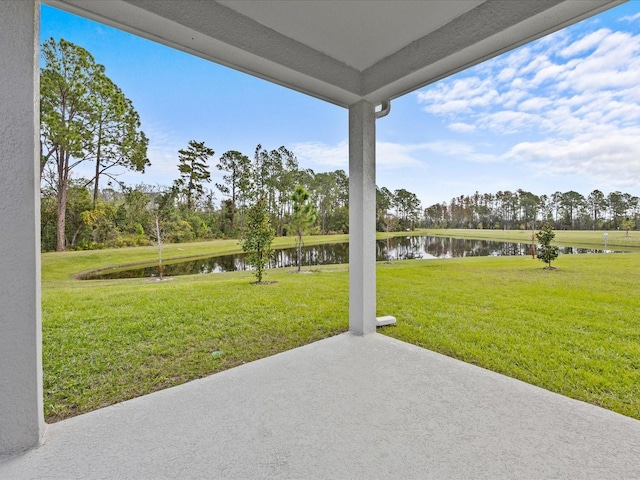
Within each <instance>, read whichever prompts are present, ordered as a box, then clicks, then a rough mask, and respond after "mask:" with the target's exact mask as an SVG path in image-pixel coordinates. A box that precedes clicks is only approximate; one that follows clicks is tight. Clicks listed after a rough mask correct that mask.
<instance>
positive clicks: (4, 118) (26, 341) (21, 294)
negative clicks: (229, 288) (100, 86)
mask: <svg viewBox="0 0 640 480" xmlns="http://www.w3.org/2000/svg"><path fill="white" fill-rule="evenodd" d="M39 13H40V10H39V4H38V2H37V0H2V1H0V45H2V48H0V112H1V115H0V456H2V455H6V454H9V453H14V452H17V451H20V450H24V449H26V448H29V447H31V446H34V445H36V444H37V443H38V442H39V440H40V437H41V434H42V431H43V428H44V420H43V413H42V367H41V363H42V362H41V316H40V253H39V251H40V227H39V223H40V215H39V208H40V206H39V188H38V184H39V168H38V166H37V162H38V149H37V147H38V143H37V141H38V138H37V137H38V131H39V127H38V122H39V120H38V119H39V116H38V109H39V107H38V94H37V93H38V91H39V86H38V70H37V68H38V62H37V46H38V40H39Z"/></svg>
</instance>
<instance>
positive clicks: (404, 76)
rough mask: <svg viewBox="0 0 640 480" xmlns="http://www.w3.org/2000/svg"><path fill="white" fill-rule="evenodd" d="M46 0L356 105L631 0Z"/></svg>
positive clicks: (410, 88) (390, 96)
mask: <svg viewBox="0 0 640 480" xmlns="http://www.w3.org/2000/svg"><path fill="white" fill-rule="evenodd" d="M45 3H48V4H51V5H53V6H55V7H59V8H62V9H65V10H67V11H70V12H73V13H77V14H79V15H82V16H85V17H88V18H91V19H94V20H97V21H100V22H102V23H105V24H107V25H111V26H114V27H116V28H120V29H122V30H124V31H128V32H130V33H134V34H136V35H140V36H142V37H145V38H147V39H150V40H153V41H157V42H159V43H161V44H165V45H168V46H172V47H175V48H177V49H179V50H182V51H185V52H188V53H191V54H194V55H197V56H199V57H202V58H205V59H207V60H211V61H213V62H215V63H219V64H222V65H226V66H228V67H231V68H234V69H236V70H240V71H242V72H245V73H248V74H251V75H254V76H257V77H259V78H263V79H265V80H268V81H271V82H274V83H277V84H280V85H283V86H285V87H288V88H291V89H293V90H297V91H300V92H303V93H306V94H309V95H312V96H314V97H317V98H321V99H323V100H326V101H328V102H331V103H334V104H337V105H340V106H343V107H348V106H350V105H353V104H355V103H356V102H358V101H360V100H362V99H365V100H367V101H369V102H372V103H374V104H380V103H382V102H383V101H385V100H389V99H393V98H397V97H399V96H401V95H404V94H405V93H408V92H411V91H413V90H415V89H417V88H420V87H423V86H425V85H428V84H430V83H433V82H435V81H437V80H440V79H442V78H445V77H447V76H449V75H451V74H453V73H456V72H459V71H461V70H464V69H466V68H469V67H471V66H473V65H475V64H477V63H480V62H482V61H484V60H487V59H489V58H491V57H494V56H496V55H498V54H500V53H503V52H506V51H508V50H511V49H513V48H515V47H517V46H520V45H523V44H525V43H527V42H530V41H532V40H534V39H536V38H540V37H542V36H544V35H546V34H548V33H551V32H553V31H556V30H558V29H560V28H563V27H565V26H567V25H570V24H572V23H575V22H577V21H579V20H581V19H583V18H587V17H589V16H591V15H594V14H597V13H599V12H601V11H603V10H606V9H607V8H610V7H612V6H615V5H618V4H620V3H624V1H623V0H535V1H532V0H486V1H484V0H461V1H458V2H451V1H446V0H434V1H403V0H402V1H396V2H365V1H359V2H354V1H351V2H345V1H340V0H337V1H336V0H324V1H301V2H290V1H283V0H262V1H255V0H226V1H225V0H220V1H213V0H180V1H175V0H46V2H45ZM332 18H333V21H332V20H331V19H332ZM336 19H339V21H336ZM325 32H326V34H325ZM399 41H401V42H403V43H401V44H400V45H398V42H399ZM369 46H371V48H370V49H369ZM389 46H391V47H392V48H393V51H389V50H388V49H389ZM381 47H384V48H381ZM359 53H360V55H359ZM365 53H366V54H365ZM361 57H362V59H361Z"/></svg>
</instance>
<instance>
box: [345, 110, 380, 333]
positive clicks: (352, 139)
mask: <svg viewBox="0 0 640 480" xmlns="http://www.w3.org/2000/svg"><path fill="white" fill-rule="evenodd" d="M349 330H350V331H351V332H353V333H355V334H357V335H366V334H368V333H372V332H375V331H376V116H375V106H374V105H373V104H371V103H369V102H366V101H364V100H363V101H360V102H358V103H356V104H355V105H352V106H351V107H350V108H349Z"/></svg>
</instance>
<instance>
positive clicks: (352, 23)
mask: <svg viewBox="0 0 640 480" xmlns="http://www.w3.org/2000/svg"><path fill="white" fill-rule="evenodd" d="M483 1H484V0H458V1H451V0H435V1H430V2H425V1H424V0H396V1H392V2H380V1H378V2H375V5H374V7H375V8H371V2H363V1H344V0H324V1H320V2H308V1H300V2H292V1H290V0H274V1H268V2H265V1H255V0H222V1H219V3H221V4H223V5H225V6H227V7H229V8H231V9H233V10H235V11H237V12H239V13H241V14H243V15H246V16H248V17H251V18H253V19H254V20H256V21H257V22H259V23H261V24H263V25H266V26H267V27H269V28H272V29H273V30H275V31H277V32H279V33H282V34H283V35H285V36H287V37H290V38H292V39H294V40H296V41H298V42H300V43H303V44H307V45H312V46H313V47H314V48H315V49H316V50H318V51H320V52H322V53H325V54H327V55H329V56H330V57H333V58H335V59H336V60H339V61H341V62H343V63H345V64H347V65H348V66H350V67H353V68H355V69H356V70H360V71H362V70H365V69H366V68H369V67H371V66H372V65H374V64H375V63H377V62H379V61H380V60H382V59H383V58H385V57H387V56H389V55H391V54H393V53H395V52H397V51H398V50H400V49H401V48H402V47H404V46H405V45H408V44H410V43H411V42H413V41H415V40H418V39H419V38H420V37H422V36H423V35H424V33H425V32H431V31H434V30H437V29H438V28H440V27H442V26H444V25H446V24H447V23H449V22H451V21H452V20H454V19H455V18H456V17H458V16H460V15H462V14H463V13H466V12H468V11H469V10H471V9H472V8H474V7H477V6H478V5H480V4H481V3H483ZM283 11H286V13H287V14H286V15H282V12H283Z"/></svg>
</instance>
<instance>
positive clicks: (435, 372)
mask: <svg viewBox="0 0 640 480" xmlns="http://www.w3.org/2000/svg"><path fill="white" fill-rule="evenodd" d="M639 477H640V422H638V421H637V420H633V419H631V418H628V417H624V416H622V415H618V414H616V413H613V412H610V411H608V410H604V409H601V408H598V407H595V406H593V405H589V404H586V403H582V402H578V401H576V400H571V399H569V398H566V397H563V396H561V395H557V394H554V393H550V392H548V391H547V390H543V389H540V388H537V387H533V386H531V385H528V384H526V383H522V382H519V381H517V380H513V379H511V378H508V377H504V376H502V375H498V374H496V373H493V372H490V371H488V370H484V369H481V368H479V367H476V366H473V365H469V364H466V363H463V362H460V361H457V360H454V359H451V358H449V357H445V356H442V355H439V354H436V353H433V352H430V351H428V350H424V349H422V348H419V347H416V346H413V345H409V344H407V343H404V342H400V341H398V340H395V339H392V338H389V337H386V336H384V335H381V334H371V335H367V336H357V335H353V334H350V333H345V334H342V335H338V336H336V337H333V338H329V339H326V340H322V341H319V342H316V343H313V344H310V345H307V346H304V347H300V348H297V349H294V350H290V351H288V352H284V353H281V354H279V355H275V356H273V357H269V358H265V359H262V360H258V361H256V362H252V363H249V364H246V365H243V366H241V367H237V368H234V369H232V370H227V371H225V372H222V373H219V374H217V375H212V376H210V377H208V378H204V379H201V380H196V381H193V382H190V383H187V384H185V385H181V386H178V387H174V388H170V389H167V390H164V391H161V392H157V393H153V394H151V395H147V396H144V397H139V398H136V399H134V400H130V401H128V402H124V403H121V404H118V405H114V406H111V407H107V408H104V409H101V410H98V411H94V412H92V413H89V414H85V415H81V416H79V417H75V418H71V419H69V420H64V421H62V422H59V423H56V424H53V425H50V426H49V427H48V428H47V431H46V433H45V436H44V444H43V445H42V446H41V447H40V448H38V449H36V450H31V451H30V452H28V453H26V454H24V455H22V456H18V457H14V458H12V459H9V460H8V461H5V462H3V463H0V478H3V479H7V480H8V479H21V480H23V479H24V480H26V479H38V478H47V479H51V480H54V479H59V480H67V479H73V478H101V479H121V478H135V479H174V478H229V479H250V478H274V479H280V478H301V479H302V478H304V479H315V478H318V479H321V478H335V479H341V478H366V479H378V478H402V479H412V478H446V479H458V478H460V479H468V478H488V479H489V478H490V479H495V478H510V479H513V478H580V479H604V478H607V479H612V478H629V479H631V478H639Z"/></svg>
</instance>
